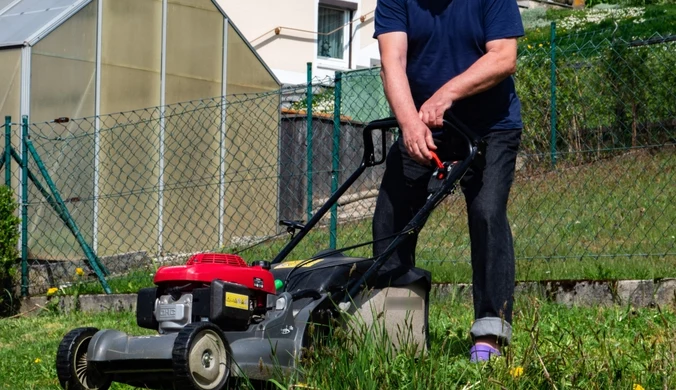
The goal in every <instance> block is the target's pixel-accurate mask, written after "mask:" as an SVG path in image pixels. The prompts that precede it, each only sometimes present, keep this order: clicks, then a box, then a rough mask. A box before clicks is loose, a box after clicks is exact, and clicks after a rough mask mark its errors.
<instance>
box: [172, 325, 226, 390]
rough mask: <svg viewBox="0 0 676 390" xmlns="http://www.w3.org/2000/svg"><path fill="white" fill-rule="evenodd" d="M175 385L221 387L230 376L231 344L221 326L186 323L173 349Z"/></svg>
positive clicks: (212, 389)
mask: <svg viewBox="0 0 676 390" xmlns="http://www.w3.org/2000/svg"><path fill="white" fill-rule="evenodd" d="M172 354H173V356H172V361H173V366H174V374H175V375H176V380H177V381H176V386H175V388H176V389H197V390H218V389H222V388H224V387H225V384H226V383H227V381H228V378H229V377H230V365H231V361H232V357H231V356H230V347H229V345H228V342H227V341H226V339H225V336H224V335H223V331H221V329H220V328H219V327H218V326H216V325H214V324H212V323H209V322H195V323H191V324H188V325H186V326H185V327H184V328H183V329H181V331H180V332H179V333H178V336H176V340H175V341H174V349H173V353H172Z"/></svg>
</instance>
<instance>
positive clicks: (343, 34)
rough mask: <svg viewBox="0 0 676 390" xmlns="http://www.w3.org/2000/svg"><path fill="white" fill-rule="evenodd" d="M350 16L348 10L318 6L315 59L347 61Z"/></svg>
mask: <svg viewBox="0 0 676 390" xmlns="http://www.w3.org/2000/svg"><path fill="white" fill-rule="evenodd" d="M350 14H351V12H350V11H348V10H344V9H337V8H331V7H324V6H321V5H320V6H319V14H318V18H317V20H318V23H317V24H318V26H317V31H319V33H320V34H319V35H318V36H317V57H319V58H330V59H335V60H341V61H347V57H348V48H349V40H350V38H349V34H348V32H349V26H348V25H347V23H348V22H349V21H350Z"/></svg>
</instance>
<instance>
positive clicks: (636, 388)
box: [632, 383, 645, 390]
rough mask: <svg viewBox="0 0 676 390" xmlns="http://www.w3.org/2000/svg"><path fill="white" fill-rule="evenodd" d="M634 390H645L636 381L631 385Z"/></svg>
mask: <svg viewBox="0 0 676 390" xmlns="http://www.w3.org/2000/svg"><path fill="white" fill-rule="evenodd" d="M632 389H634V390H645V389H644V388H643V386H641V385H639V384H638V383H634V386H633V387H632Z"/></svg>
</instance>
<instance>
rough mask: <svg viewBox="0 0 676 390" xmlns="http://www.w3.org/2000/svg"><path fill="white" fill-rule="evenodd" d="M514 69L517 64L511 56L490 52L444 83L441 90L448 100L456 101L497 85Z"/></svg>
mask: <svg viewBox="0 0 676 390" xmlns="http://www.w3.org/2000/svg"><path fill="white" fill-rule="evenodd" d="M514 71H515V64H514V61H513V60H512V59H511V58H506V57H505V56H503V55H501V54H499V53H493V52H488V53H486V54H485V55H484V56H482V57H481V58H479V60H477V61H476V62H475V63H474V64H472V66H470V67H469V68H468V69H467V70H466V71H465V72H463V73H461V74H460V75H458V76H456V77H454V78H453V79H451V80H450V81H448V82H447V83H446V84H444V86H442V87H441V89H440V90H439V92H440V93H442V94H443V95H444V97H445V99H448V101H452V102H455V101H457V100H461V99H464V98H467V97H469V96H472V95H476V94H478V93H481V92H483V91H486V90H488V89H490V88H492V87H494V86H496V85H497V84H499V83H500V82H502V81H503V80H504V79H506V78H507V77H509V76H510V75H512V74H513V73H514Z"/></svg>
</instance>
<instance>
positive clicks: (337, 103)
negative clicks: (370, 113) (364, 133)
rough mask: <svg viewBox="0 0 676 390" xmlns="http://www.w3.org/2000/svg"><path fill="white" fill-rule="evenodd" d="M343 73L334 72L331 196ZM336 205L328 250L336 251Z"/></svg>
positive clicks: (336, 168) (335, 177)
mask: <svg viewBox="0 0 676 390" xmlns="http://www.w3.org/2000/svg"><path fill="white" fill-rule="evenodd" d="M342 80H343V73H342V72H336V83H335V84H336V88H335V90H334V92H335V100H334V104H333V149H332V152H331V155H332V160H333V161H332V164H331V194H332V195H333V194H335V193H336V191H337V190H338V173H339V171H340V101H341V87H342V84H343V83H342ZM337 229H338V204H337V202H336V203H335V204H334V205H333V206H331V227H330V248H331V249H336V241H337V238H338V232H337Z"/></svg>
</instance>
